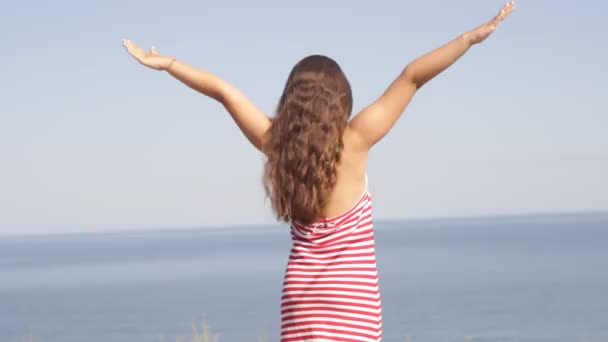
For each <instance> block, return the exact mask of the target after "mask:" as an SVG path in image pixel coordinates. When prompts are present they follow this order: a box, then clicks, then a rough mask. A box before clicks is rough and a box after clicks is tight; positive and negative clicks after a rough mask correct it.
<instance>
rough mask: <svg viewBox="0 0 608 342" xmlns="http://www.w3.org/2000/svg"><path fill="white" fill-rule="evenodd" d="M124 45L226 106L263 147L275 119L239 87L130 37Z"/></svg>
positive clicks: (140, 58)
mask: <svg viewBox="0 0 608 342" xmlns="http://www.w3.org/2000/svg"><path fill="white" fill-rule="evenodd" d="M123 45H124V47H125V48H126V49H127V51H128V52H129V53H130V54H131V56H133V57H134V58H135V59H136V60H137V61H138V62H139V63H141V64H142V65H145V66H147V67H149V68H152V69H155V70H164V71H167V72H168V73H169V74H170V75H171V76H173V77H175V78H176V79H177V80H179V81H181V82H182V83H184V84H185V85H187V86H188V87H190V88H192V89H194V90H196V91H198V92H200V93H202V94H204V95H206V96H209V97H211V98H213V99H215V100H216V101H218V102H220V103H221V104H222V105H224V108H226V110H227V111H228V112H229V113H230V115H231V116H232V119H233V120H234V122H235V123H236V124H237V126H238V127H239V128H240V129H241V131H242V132H243V134H244V135H245V137H247V139H248V140H249V142H251V144H253V145H254V146H255V147H256V148H257V149H258V150H260V151H261V150H262V141H263V139H264V136H265V135H266V132H268V130H269V129H270V126H271V125H272V123H271V120H270V118H269V117H268V116H267V115H266V114H264V113H263V112H262V111H260V110H259V109H258V108H257V107H256V105H255V104H254V103H253V102H252V101H251V100H249V99H248V98H247V97H246V96H245V95H244V94H243V93H242V92H240V91H239V90H238V89H237V88H236V87H234V86H233V85H231V84H230V83H228V82H226V81H224V80H223V79H221V78H219V77H217V76H215V75H213V74H212V73H210V72H207V71H205V70H203V69H200V68H197V67H195V66H192V65H189V64H187V63H185V62H182V61H179V60H177V59H176V58H173V57H169V56H163V55H160V54H159V53H158V52H157V51H156V49H155V48H154V47H153V48H152V49H151V50H150V51H145V50H144V49H142V48H141V47H139V46H137V45H136V44H135V43H133V42H132V41H130V40H127V39H125V40H123Z"/></svg>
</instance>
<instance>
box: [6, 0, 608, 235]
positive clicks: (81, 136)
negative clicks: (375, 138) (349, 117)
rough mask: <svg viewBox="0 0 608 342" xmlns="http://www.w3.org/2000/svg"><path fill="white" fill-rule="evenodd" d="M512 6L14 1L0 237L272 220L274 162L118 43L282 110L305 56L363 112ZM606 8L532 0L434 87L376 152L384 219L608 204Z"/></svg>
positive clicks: (495, 2) (374, 182)
mask: <svg viewBox="0 0 608 342" xmlns="http://www.w3.org/2000/svg"><path fill="white" fill-rule="evenodd" d="M502 4H503V0H484V1H482V0H464V1H439V0H427V1H415V2H414V1H403V0H401V1H373V2H372V1H349V2H333V1H332V2H330V1H316V0H315V1H304V2H303V1H300V2H290V1H215V2H205V1H166V0H163V1H129V2H123V1H116V0H110V1H96V2H89V1H87V2H83V1H65V0H58V1H50V2H49V1H12V2H7V3H6V4H4V5H3V8H2V12H0V42H1V45H0V53H1V55H2V65H3V68H2V77H1V78H0V94H1V95H0V97H1V101H0V235H3V234H29V233H54V232H68V231H94V230H109V229H146V228H170V227H193V226H215V225H234V224H256V223H271V222H273V217H272V214H271V211H270V209H269V207H268V205H267V202H265V201H264V193H263V189H262V186H261V169H262V162H263V159H262V156H261V155H259V154H258V153H257V152H256V151H255V150H254V148H252V147H250V146H249V145H248V144H247V143H246V140H245V138H244V137H243V136H242V135H241V133H240V132H239V131H238V130H237V128H236V127H235V125H234V123H233V122H232V120H231V119H230V117H229V116H228V115H227V114H226V113H225V112H224V111H223V110H222V107H221V106H220V105H218V104H216V103H214V102H213V101H212V100H210V99H207V98H205V97H204V96H202V95H199V94H197V93H196V92H194V91H192V90H190V89H188V88H186V87H185V86H183V85H181V84H179V83H178V82H177V81H175V80H173V79H172V78H171V77H170V76H168V75H167V74H165V73H162V72H157V71H153V70H150V69H146V68H144V67H142V66H140V65H139V64H137V63H136V62H135V61H134V60H132V59H131V57H129V56H128V55H127V53H126V52H125V51H124V49H123V47H122V46H121V39H122V38H129V39H131V40H133V41H135V42H136V43H138V44H140V45H142V46H145V47H149V46H151V45H153V44H154V45H155V46H156V47H157V48H158V50H159V52H160V53H166V54H170V55H173V56H176V57H178V58H180V59H182V60H184V61H186V62H189V63H191V64H194V65H197V66H200V67H203V68H205V69H207V70H210V71H212V72H214V73H216V74H218V75H220V76H222V77H224V78H226V79H227V80H229V81H231V82H233V83H234V84H236V85H237V86H238V87H240V88H241V89H242V90H243V91H244V92H245V93H246V94H248V95H249V96H250V97H251V98H252V99H253V100H254V101H255V102H256V103H258V105H259V106H260V107H261V108H262V109H263V110H265V111H267V112H269V113H272V112H273V109H274V107H275V103H276V101H277V99H278V97H279V95H280V92H281V90H282V86H283V82H284V81H285V79H286V77H287V74H288V72H289V70H290V69H291V67H292V66H293V64H294V63H295V62H297V61H298V60H299V59H300V58H301V57H303V56H305V55H308V54H312V53H322V54H326V55H329V56H331V57H333V58H334V59H336V60H337V61H338V62H339V63H340V64H341V65H342V67H343V69H344V70H345V71H346V73H347V75H348V76H349V78H350V80H351V84H352V87H353V91H354V96H355V110H357V109H361V108H362V107H363V106H365V105H366V104H368V103H369V102H370V101H372V100H373V99H374V98H375V97H376V96H378V95H379V94H380V93H381V92H382V91H383V90H384V89H385V87H386V86H388V84H389V83H390V82H391V81H392V80H393V78H394V77H395V76H396V75H397V74H398V73H399V72H400V71H401V70H402V68H403V67H404V66H405V65H406V64H407V63H408V62H409V61H411V60H412V59H413V58H415V57H417V56H419V55H420V54H423V53H425V52H427V51H429V50H431V49H433V48H436V47H438V46H440V45H441V44H443V43H445V42H447V41H449V40H451V39H452V38H454V37H456V36H457V35H458V34H460V33H462V32H464V31H465V30H467V29H469V28H472V27H474V26H476V25H477V24H479V23H481V22H482V21H483V20H485V19H489V18H490V17H491V16H492V15H493V14H495V12H496V11H498V10H499V9H500V7H501V6H502ZM607 12H608V5H607V4H606V2H605V1H599V0H598V1H568V2H566V1H563V2H562V1H560V2H556V1H543V0H535V1H527V0H520V1H519V2H518V9H517V10H516V12H515V13H514V14H513V15H512V16H511V17H510V18H508V19H507V21H506V22H505V23H504V24H503V25H502V26H501V27H500V28H499V30H498V31H497V32H496V33H495V34H494V35H493V36H492V37H490V39H489V40H488V41H487V42H486V43H484V44H483V45H481V46H477V47H475V48H473V49H472V50H471V51H470V52H469V54H467V55H466V56H465V57H464V58H463V59H461V60H460V61H459V62H458V63H457V64H456V65H455V66H453V67H452V68H451V69H449V70H448V71H446V72H445V73H444V74H442V75H440V76H439V77H438V78H436V79H435V80H433V81H432V82H431V83H429V84H427V85H426V86H425V87H424V88H423V89H422V90H421V91H420V92H419V94H418V95H417V96H416V97H415V98H414V101H413V103H412V104H411V106H410V107H409V108H408V109H407V111H406V113H405V114H404V116H403V117H402V118H401V120H400V121H399V122H398V124H397V125H396V127H395V128H394V130H393V131H392V132H391V133H390V134H389V136H388V137H387V138H386V139H385V140H383V141H382V142H381V143H380V144H379V145H377V146H376V147H375V148H374V150H373V152H372V155H371V159H370V163H369V172H368V173H369V177H370V189H371V191H372V194H373V195H374V204H375V215H376V217H377V218H378V219H395V218H404V219H408V218H433V217H445V216H469V215H490V214H510V213H531V212H571V211H587V210H606V209H608V182H607V180H606V177H607V175H608V134H607V129H608V117H607V114H608V105H607V104H606V80H607V77H608V72H607V70H608V68H607V67H606V64H605V63H606V56H607V55H608V45H607V44H606V35H607V33H608V30H607V29H606V26H605V23H604V19H605V18H604V17H605V14H606V13H607Z"/></svg>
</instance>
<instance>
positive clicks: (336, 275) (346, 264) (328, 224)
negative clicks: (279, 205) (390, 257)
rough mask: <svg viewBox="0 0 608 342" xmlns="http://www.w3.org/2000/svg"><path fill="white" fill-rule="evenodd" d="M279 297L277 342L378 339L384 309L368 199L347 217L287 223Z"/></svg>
mask: <svg viewBox="0 0 608 342" xmlns="http://www.w3.org/2000/svg"><path fill="white" fill-rule="evenodd" d="M291 237H292V241H293V248H292V249H291V253H290V256H289V262H288V264H287V270H286V272H285V278H284V283H283V295H282V297H281V342H292V341H315V342H320V341H344V342H351V341H352V342H354V341H358V342H359V341H380V340H381V338H382V309H381V305H380V291H379V287H378V272H377V269H376V256H375V251H374V227H373V224H372V200H371V195H370V194H369V192H368V191H367V189H366V190H365V192H364V194H363V195H362V196H361V199H360V200H359V201H358V203H357V204H356V205H355V206H354V207H353V208H352V209H350V210H349V211H347V212H346V213H344V214H342V215H340V216H337V217H333V218H331V219H325V220H320V221H318V222H316V223H314V224H311V225H300V224H298V223H296V222H292V224H291Z"/></svg>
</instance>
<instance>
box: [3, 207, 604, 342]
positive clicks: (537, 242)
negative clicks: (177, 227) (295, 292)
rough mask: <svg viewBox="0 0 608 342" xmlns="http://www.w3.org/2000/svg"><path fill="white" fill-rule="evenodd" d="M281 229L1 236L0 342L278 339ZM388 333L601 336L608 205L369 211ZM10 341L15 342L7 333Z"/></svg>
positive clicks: (390, 336)
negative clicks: (522, 212) (584, 210)
mask: <svg viewBox="0 0 608 342" xmlns="http://www.w3.org/2000/svg"><path fill="white" fill-rule="evenodd" d="M289 243H290V242H289V235H288V231H287V228H286V227H258V228H255V227H250V228H247V229H245V228H239V229H230V230H209V229H207V230H190V231H168V232H146V233H104V234H87V235H62V236H51V237H48V236H46V237H26V238H16V237H13V238H2V239H0V341H2V342H4V341H14V340H18V338H19V336H22V335H24V334H25V333H26V332H27V331H28V330H29V329H31V330H32V331H33V332H34V335H36V336H38V337H39V338H40V341H41V342H46V341H58V342H82V341H88V342H109V341H114V342H127V341H129V342H133V341H150V342H152V341H159V338H160V337H161V336H165V338H166V340H167V341H171V340H173V341H174V340H175V336H177V335H182V336H188V334H189V332H190V331H191V328H190V326H191V323H192V320H197V321H199V322H200V321H201V320H202V318H203V317H206V318H207V321H208V322H209V323H210V324H211V326H212V327H213V328H214V329H215V331H217V332H219V333H220V335H221V338H220V341H222V342H226V341H257V337H258V336H259V335H260V334H267V335H268V336H269V337H270V341H278V336H279V325H280V324H279V323H280V316H279V302H280V291H281V282H282V277H283V271H284V267H285V265H286V262H287V255H288V252H289V248H290V245H289ZM376 243H377V247H376V248H377V257H378V269H379V273H380V290H381V293H382V300H383V311H384V341H405V338H406V336H410V337H411V340H412V341H413V342H425V341H440V342H445V341H464V340H465V337H467V336H470V337H471V338H472V341H535V342H536V341H551V342H559V341H568V342H572V341H598V342H599V341H602V342H605V341H608V214H593V215H591V214H589V215H558V216H533V217H511V218H504V217H503V218H483V219H467V220H464V219H461V220H435V221H407V222H391V223H388V222H377V223H376ZM16 338H17V339H16Z"/></svg>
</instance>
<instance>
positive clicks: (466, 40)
mask: <svg viewBox="0 0 608 342" xmlns="http://www.w3.org/2000/svg"><path fill="white" fill-rule="evenodd" d="M460 39H461V40H462V41H464V43H465V44H466V45H467V47H471V46H473V45H475V41H474V39H473V35H472V34H471V32H469V31H467V32H465V33H463V34H462V35H460Z"/></svg>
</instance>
